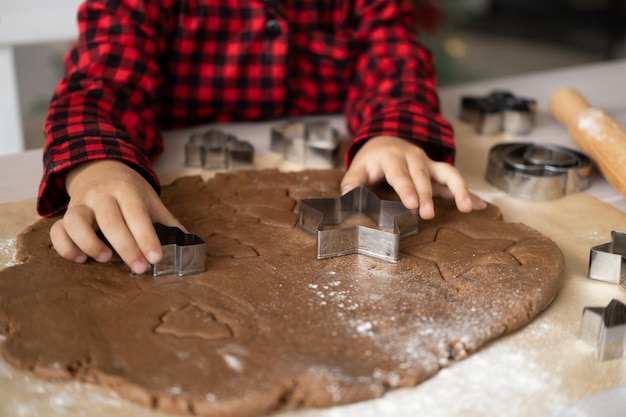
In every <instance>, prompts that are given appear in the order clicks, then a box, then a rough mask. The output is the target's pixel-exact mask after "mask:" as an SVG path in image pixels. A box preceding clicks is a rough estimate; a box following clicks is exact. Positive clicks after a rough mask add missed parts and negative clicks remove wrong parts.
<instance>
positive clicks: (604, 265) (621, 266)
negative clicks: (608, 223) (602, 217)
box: [587, 230, 626, 288]
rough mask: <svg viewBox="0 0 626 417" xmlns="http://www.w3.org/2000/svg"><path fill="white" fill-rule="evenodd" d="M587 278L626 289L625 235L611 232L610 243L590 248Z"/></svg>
mask: <svg viewBox="0 0 626 417" xmlns="http://www.w3.org/2000/svg"><path fill="white" fill-rule="evenodd" d="M587 276H588V277H589V278H591V279H597V280H600V281H604V282H609V283H612V284H621V285H622V286H623V287H624V288H626V233H624V232H618V231H615V230H613V231H611V241H610V242H607V243H603V244H601V245H597V246H594V247H592V248H591V250H590V252H589V272H588V274H587Z"/></svg>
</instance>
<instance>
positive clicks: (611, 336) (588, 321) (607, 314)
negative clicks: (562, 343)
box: [580, 299, 626, 361]
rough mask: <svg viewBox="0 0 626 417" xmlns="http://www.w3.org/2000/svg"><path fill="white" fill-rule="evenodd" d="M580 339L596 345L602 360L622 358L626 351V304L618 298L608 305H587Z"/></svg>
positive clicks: (581, 325) (584, 310) (599, 357)
mask: <svg viewBox="0 0 626 417" xmlns="http://www.w3.org/2000/svg"><path fill="white" fill-rule="evenodd" d="M580 339H581V340H582V341H583V342H585V343H587V344H589V345H591V346H595V347H596V348H597V350H598V359H599V360H601V361H604V360H609V359H616V358H621V357H622V356H624V353H626V348H625V347H626V305H625V304H624V303H622V302H621V301H619V300H617V299H613V300H611V302H610V303H609V304H608V305H607V306H606V307H585V308H584V309H583V315H582V320H581V324H580Z"/></svg>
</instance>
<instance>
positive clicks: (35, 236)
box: [0, 170, 564, 416]
mask: <svg viewBox="0 0 626 417" xmlns="http://www.w3.org/2000/svg"><path fill="white" fill-rule="evenodd" d="M340 179H341V173H340V172H338V171H304V172H297V173H280V172H278V171H274V170H267V171H242V172H239V173H236V174H223V175H218V176H217V177H215V178H214V179H212V180H210V181H208V182H204V181H203V180H202V179H201V178H199V177H187V178H182V179H179V180H177V181H176V182H175V183H174V184H172V185H170V186H167V187H164V189H163V193H162V197H163V200H164V202H165V203H166V204H167V206H168V207H169V208H170V209H171V210H172V211H173V213H174V214H175V215H176V216H177V217H178V218H179V219H180V220H181V222H182V223H183V224H185V225H186V227H187V228H188V229H189V230H190V231H192V232H194V233H196V234H198V235H199V236H200V237H202V238H203V239H204V240H205V241H206V242H207V252H208V258H207V260H208V262H207V263H208V271H207V272H206V273H204V274H199V275H193V276H188V277H183V278H181V277H177V276H175V275H171V276H164V277H159V278H153V277H151V276H148V275H142V276H132V275H130V274H129V271H128V269H127V268H126V267H125V266H124V265H123V264H122V263H121V261H119V260H114V261H112V262H110V263H107V264H98V263H96V262H88V263H86V264H82V265H80V264H74V263H72V262H69V261H67V260H64V259H62V258H60V257H59V256H58V255H57V254H56V252H55V251H54V249H53V248H51V243H50V240H49V236H48V234H49V229H50V226H51V225H52V223H53V221H54V220H53V219H46V220H41V221H39V222H37V223H35V224H33V225H32V226H31V227H29V228H28V229H27V230H25V231H24V232H23V233H22V234H21V235H20V236H19V241H18V249H19V255H18V256H19V259H20V260H21V261H23V262H24V263H23V264H20V265H16V266H12V267H10V268H7V269H5V270H3V271H1V272H0V334H3V335H4V339H5V340H4V342H2V343H1V344H0V350H1V351H2V354H3V356H4V358H5V359H6V360H7V361H8V362H10V363H11V364H13V365H14V366H16V367H18V368H22V369H29V370H32V371H34V372H35V373H37V374H39V375H41V376H43V377H46V378H57V379H77V380H80V381H85V382H90V383H96V384H103V385H107V386H110V387H112V388H114V389H115V390H117V391H118V392H119V393H120V394H121V395H122V396H124V397H126V398H128V399H129V400H131V401H135V402H137V403H140V404H143V405H145V406H147V407H153V408H155V409H160V410H165V411H171V412H179V413H183V414H197V415H201V416H256V415H263V414H267V413H270V412H272V411H276V410H284V409H294V408H301V407H327V406H331V405H337V404H345V403H349V402H354V401H359V400H364V399H368V398H373V397H378V396H381V395H382V394H384V393H385V391H387V390H389V389H392V388H396V387H407V386H413V385H415V384H417V383H419V382H421V381H424V380H425V379H427V378H429V377H431V376H433V375H434V374H435V373H437V371H438V370H439V369H441V368H442V367H444V366H446V365H447V364H448V363H449V362H450V361H453V360H460V359H463V358H465V357H466V356H467V355H468V354H470V353H472V352H475V351H476V350H477V349H479V348H480V347H481V346H483V345H485V344H486V343H487V342H489V341H490V340H493V339H496V338H498V337H500V336H502V335H504V334H506V333H509V332H512V331H514V330H516V329H518V328H520V327H522V326H523V325H525V324H526V323H528V322H529V321H530V320H532V319H533V318H534V317H535V316H536V315H537V314H539V313H540V312H541V311H542V310H543V309H544V308H545V307H546V306H547V305H548V304H549V303H550V301H551V300H552V299H553V298H554V297H555V295H556V293H557V291H558V289H559V288H560V284H561V278H562V273H563V270H564V260H563V256H562V253H561V251H560V250H559V248H558V247H557V246H556V245H555V244H554V243H553V242H552V241H551V240H550V239H548V238H546V237H544V236H543V235H541V234H540V233H538V232H537V231H535V230H532V229H530V228H528V227H526V226H524V225H522V224H511V223H505V222H503V221H502V219H501V214H500V211H499V210H498V208H497V207H495V206H493V205H490V206H489V207H488V208H487V209H486V210H484V211H479V212H473V213H470V214H463V213H460V212H458V211H457V210H456V208H455V207H454V204H453V203H452V202H450V201H444V200H438V201H437V202H436V211H437V216H436V218H435V219H434V220H429V221H421V223H420V232H419V233H418V234H417V235H415V236H412V237H409V238H406V239H404V240H402V242H401V256H400V261H399V262H398V263H397V264H392V263H387V262H384V261H380V260H376V259H373V258H369V257H366V256H362V255H350V256H344V257H338V258H332V259H326V260H321V261H320V260H316V259H315V237H314V236H312V235H309V234H307V233H305V232H303V231H301V230H300V229H298V228H297V224H296V223H297V212H298V201H299V199H301V198H310V197H322V196H338V190H339V182H340ZM377 192H379V194H380V195H381V196H384V197H385V198H390V197H389V194H388V190H377Z"/></svg>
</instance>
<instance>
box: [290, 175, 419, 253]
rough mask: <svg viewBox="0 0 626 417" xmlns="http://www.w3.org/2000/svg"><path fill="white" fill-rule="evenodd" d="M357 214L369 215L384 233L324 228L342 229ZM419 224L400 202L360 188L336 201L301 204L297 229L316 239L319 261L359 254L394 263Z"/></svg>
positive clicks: (320, 199)
mask: <svg viewBox="0 0 626 417" xmlns="http://www.w3.org/2000/svg"><path fill="white" fill-rule="evenodd" d="M357 213H362V214H364V215H366V216H367V217H368V218H369V219H371V220H372V221H373V222H375V223H376V224H377V225H378V226H379V227H380V228H382V229H383V230H379V229H373V228H370V227H366V226H354V227H345V228H334V229H327V228H325V226H326V225H339V224H340V223H343V222H344V221H345V220H347V219H348V218H349V217H351V216H353V215H354V214H357ZM418 220H419V216H418V215H417V213H415V212H413V211H410V210H408V209H407V208H406V207H404V205H403V204H402V203H401V202H399V201H389V200H381V199H379V198H378V197H377V196H376V194H374V193H373V192H372V191H370V190H369V189H367V188H365V187H363V186H361V187H357V188H355V189H353V190H352V191H350V192H348V193H346V194H344V195H342V196H341V197H337V198H310V199H303V200H301V205H300V215H299V220H298V225H299V226H300V228H301V229H302V230H304V231H306V232H309V233H311V234H315V235H317V259H326V258H331V257H335V256H343V255H350V254H355V253H357V254H361V255H367V256H371V257H373V258H377V259H382V260H384V261H387V262H394V263H395V262H398V259H399V251H400V240H401V239H403V238H405V237H407V236H411V235H414V234H416V233H417V232H418ZM384 229H387V230H389V231H386V230H384Z"/></svg>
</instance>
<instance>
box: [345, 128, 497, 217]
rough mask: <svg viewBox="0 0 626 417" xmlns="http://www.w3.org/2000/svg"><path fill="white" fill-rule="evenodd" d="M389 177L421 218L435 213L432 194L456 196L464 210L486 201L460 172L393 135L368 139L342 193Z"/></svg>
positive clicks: (401, 197) (407, 203) (483, 203)
mask: <svg viewBox="0 0 626 417" xmlns="http://www.w3.org/2000/svg"><path fill="white" fill-rule="evenodd" d="M381 180H387V182H388V183H389V185H391V186H392V187H393V189H394V190H395V191H396V193H398V196H399V197H400V199H401V200H402V203H403V204H404V205H405V206H406V207H407V208H409V209H419V215H420V217H422V218H424V219H432V218H433V217H434V216H435V209H434V205H433V196H434V195H438V196H442V197H446V198H454V200H455V202H456V206H457V207H458V209H459V210H460V211H462V212H470V211H472V210H480V209H484V208H485V207H487V204H486V203H485V202H484V201H482V200H481V199H480V198H479V197H477V196H475V195H473V194H471V193H470V192H469V190H468V189H467V184H466V183H465V180H464V179H463V177H462V176H461V173H460V172H459V171H458V170H457V169H456V168H455V167H453V166H452V165H450V164H448V163H445V162H435V161H433V160H432V159H430V158H429V157H428V156H427V155H426V153H425V152H424V150H422V149H421V148H420V147H419V146H416V145H415V144H414V143H411V142H409V141H407V140H404V139H401V138H398V137H394V136H377V137H374V138H371V139H369V140H368V141H367V142H366V143H365V144H364V145H363V146H362V147H361V149H359V151H358V152H357V153H356V155H355V156H354V159H353V160H352V163H351V165H350V168H349V169H348V170H347V171H346V174H345V175H344V177H343V180H342V182H341V189H342V192H343V193H346V192H348V191H350V190H351V189H353V188H355V187H358V186H360V185H369V184H374V183H376V182H378V181H381Z"/></svg>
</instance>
